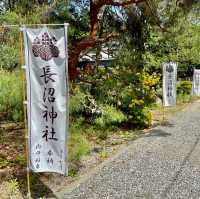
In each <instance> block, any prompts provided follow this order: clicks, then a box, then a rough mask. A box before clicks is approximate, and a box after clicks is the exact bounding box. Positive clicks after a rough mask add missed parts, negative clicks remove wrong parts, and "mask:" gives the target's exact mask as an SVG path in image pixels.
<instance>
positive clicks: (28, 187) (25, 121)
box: [20, 31, 31, 199]
mask: <svg viewBox="0 0 200 199" xmlns="http://www.w3.org/2000/svg"><path fill="white" fill-rule="evenodd" d="M22 38H23V33H22V31H20V64H21V66H23V64H24V54H23V39H22ZM23 70H24V68H23V67H22V85H23V87H22V90H23V100H24V101H23V107H24V127H25V140H26V160H27V169H26V177H27V198H28V199H31V188H30V170H29V149H28V128H27V101H26V84H25V72H24V71H23Z"/></svg>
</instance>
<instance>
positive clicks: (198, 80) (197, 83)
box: [192, 69, 200, 96]
mask: <svg viewBox="0 0 200 199" xmlns="http://www.w3.org/2000/svg"><path fill="white" fill-rule="evenodd" d="M192 95H194V96H200V70H198V69H194V74H193V83H192Z"/></svg>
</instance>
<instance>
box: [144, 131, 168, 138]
mask: <svg viewBox="0 0 200 199" xmlns="http://www.w3.org/2000/svg"><path fill="white" fill-rule="evenodd" d="M154 136H158V137H167V136H171V133H167V132H165V131H163V130H161V129H153V130H151V131H149V134H148V135H146V136H145V137H154Z"/></svg>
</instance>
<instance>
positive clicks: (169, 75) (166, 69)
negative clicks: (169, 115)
mask: <svg viewBox="0 0 200 199" xmlns="http://www.w3.org/2000/svg"><path fill="white" fill-rule="evenodd" d="M176 79H177V65H176V63H173V62H169V63H165V64H163V106H173V105H176Z"/></svg>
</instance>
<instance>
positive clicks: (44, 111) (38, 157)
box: [23, 27, 69, 175]
mask: <svg viewBox="0 0 200 199" xmlns="http://www.w3.org/2000/svg"><path fill="white" fill-rule="evenodd" d="M23 33H24V43H25V63H26V78H27V102H28V105H27V109H28V134H29V168H30V169H31V170H32V171H33V172H57V173H61V174H64V175H66V174H67V164H66V156H67V154H66V153H67V144H66V141H67V134H68V123H69V122H68V99H69V98H68V64H67V60H68V57H67V27H65V28H61V29H48V28H47V27H43V28H38V29H29V28H25V27H24V28H23Z"/></svg>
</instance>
